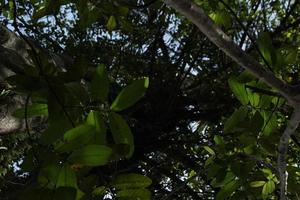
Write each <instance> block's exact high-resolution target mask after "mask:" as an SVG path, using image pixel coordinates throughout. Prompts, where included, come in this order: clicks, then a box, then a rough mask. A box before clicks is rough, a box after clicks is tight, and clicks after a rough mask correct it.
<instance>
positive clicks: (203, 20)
mask: <svg viewBox="0 0 300 200" xmlns="http://www.w3.org/2000/svg"><path fill="white" fill-rule="evenodd" d="M165 3H166V4H167V5H169V6H170V7H172V8H174V9H175V10H177V11H178V12H180V13H181V14H182V15H184V16H185V17H186V18H188V19H189V20H191V21H192V22H193V23H194V24H195V25H196V26H197V27H198V28H199V29H200V30H201V32H203V33H204V34H205V35H206V36H207V37H208V38H209V40H210V41H211V42H213V43H214V44H215V45H217V46H218V47H219V48H220V49H221V50H222V51H223V52H225V53H226V54H227V55H228V56H229V57H230V58H232V59H233V60H234V61H235V62H237V63H238V64H239V65H240V66H242V67H244V68H245V69H247V70H249V71H251V72H252V73H253V74H254V75H255V76H256V77H257V78H259V79H261V80H262V81H264V82H265V83H266V84H268V85H269V86H271V87H274V88H275V89H277V90H278V92H279V93H280V94H282V95H283V96H284V97H286V98H287V99H291V97H292V96H293V95H292V90H291V87H290V86H289V85H288V84H287V83H285V82H284V81H282V80H280V79H278V78H277V77H276V76H275V75H274V74H273V73H272V72H271V71H269V70H267V69H265V68H264V67H263V66H262V65H261V64H260V63H259V62H257V61H256V60H255V59H253V58H252V57H250V56H249V55H248V54H246V53H245V52H244V51H243V50H242V49H241V48H239V46H237V45H236V44H234V43H233V42H232V40H231V39H230V37H229V36H227V35H226V34H225V33H224V32H223V31H222V30H221V29H220V28H219V27H218V26H217V25H216V24H215V23H214V22H213V21H212V20H211V19H210V18H209V17H208V16H207V15H206V14H205V12H204V11H203V10H202V9H201V8H200V7H199V6H197V5H196V4H195V3H193V2H192V1H191V0H165Z"/></svg>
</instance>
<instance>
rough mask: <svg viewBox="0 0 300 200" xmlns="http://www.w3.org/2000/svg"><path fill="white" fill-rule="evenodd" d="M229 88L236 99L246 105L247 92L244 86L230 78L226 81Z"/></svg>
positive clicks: (247, 100)
mask: <svg viewBox="0 0 300 200" xmlns="http://www.w3.org/2000/svg"><path fill="white" fill-rule="evenodd" d="M228 84H229V87H230V89H231V91H232V92H233V94H234V95H235V96H236V98H237V99H238V100H239V101H240V102H241V103H242V104H243V105H247V104H248V102H249V99H248V94H247V90H246V88H245V85H244V84H242V83H239V82H238V81H237V80H236V79H235V78H230V79H229V80H228Z"/></svg>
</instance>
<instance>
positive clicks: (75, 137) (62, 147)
mask: <svg viewBox="0 0 300 200" xmlns="http://www.w3.org/2000/svg"><path fill="white" fill-rule="evenodd" d="M95 132H96V130H95V127H94V126H91V125H86V124H83V125H80V126H77V127H75V128H73V129H71V130H69V131H67V132H66V133H65V134H64V140H65V141H64V142H63V143H61V144H58V145H57V146H56V148H55V149H56V150H57V151H59V152H67V151H71V150H73V149H76V148H78V147H81V146H83V145H85V144H87V143H88V142H89V141H90V140H91V139H92V138H93V137H94V135H95Z"/></svg>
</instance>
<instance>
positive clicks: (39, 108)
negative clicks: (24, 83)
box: [13, 103, 48, 118]
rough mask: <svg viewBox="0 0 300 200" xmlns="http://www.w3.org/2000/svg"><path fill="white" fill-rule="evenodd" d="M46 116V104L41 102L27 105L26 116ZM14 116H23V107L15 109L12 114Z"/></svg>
mask: <svg viewBox="0 0 300 200" xmlns="http://www.w3.org/2000/svg"><path fill="white" fill-rule="evenodd" d="M40 115H43V116H48V105H47V104H41V103H33V104H32V105H30V106H28V107H27V117H28V118H30V117H33V116H40ZM13 116H14V117H18V118H25V108H20V109H17V110H16V111H15V112H14V114H13Z"/></svg>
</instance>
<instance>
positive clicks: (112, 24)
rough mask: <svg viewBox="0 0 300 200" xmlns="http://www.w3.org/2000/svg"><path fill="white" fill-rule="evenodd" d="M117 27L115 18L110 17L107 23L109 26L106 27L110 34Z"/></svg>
mask: <svg viewBox="0 0 300 200" xmlns="http://www.w3.org/2000/svg"><path fill="white" fill-rule="evenodd" d="M116 26H117V21H116V19H115V17H114V16H110V17H109V19H108V21H107V24H106V27H107V30H108V31H109V32H111V31H112V30H113V29H115V28H116Z"/></svg>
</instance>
